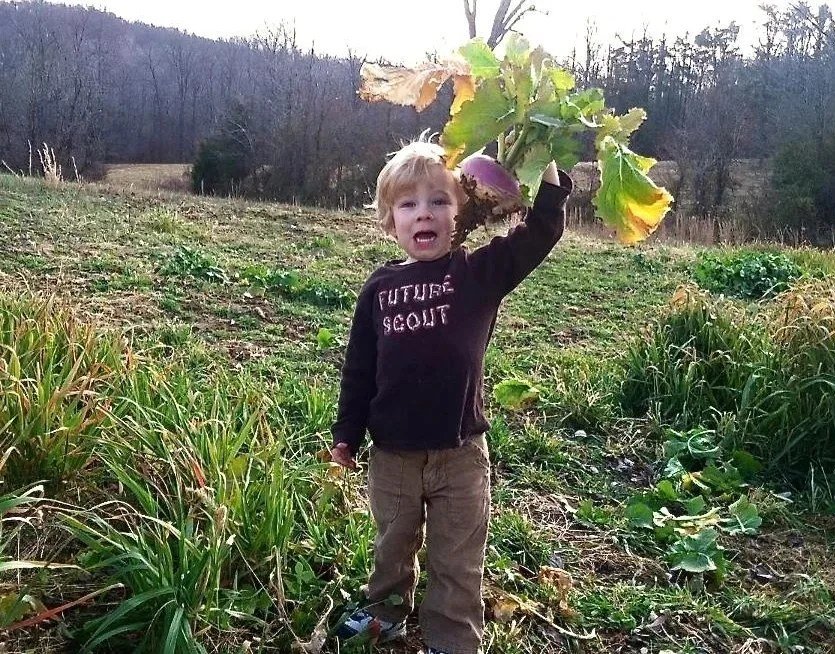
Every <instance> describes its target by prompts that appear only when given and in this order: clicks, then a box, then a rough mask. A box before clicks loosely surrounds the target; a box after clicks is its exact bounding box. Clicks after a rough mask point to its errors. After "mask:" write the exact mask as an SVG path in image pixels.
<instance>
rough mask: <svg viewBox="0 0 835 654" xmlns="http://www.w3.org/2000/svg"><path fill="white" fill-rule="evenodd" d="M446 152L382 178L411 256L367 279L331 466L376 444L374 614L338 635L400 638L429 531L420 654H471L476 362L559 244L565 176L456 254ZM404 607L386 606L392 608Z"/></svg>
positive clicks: (477, 540) (383, 194)
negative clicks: (522, 288) (505, 306)
mask: <svg viewBox="0 0 835 654" xmlns="http://www.w3.org/2000/svg"><path fill="white" fill-rule="evenodd" d="M442 155H443V150H442V149H441V147H440V146H438V145H435V144H432V143H426V142H422V141H419V142H414V143H411V144H409V145H407V146H405V147H404V148H402V149H401V150H400V151H399V152H398V153H397V154H395V155H394V157H393V158H392V159H391V160H390V161H389V162H388V163H387V164H386V166H385V167H384V168H383V170H382V172H381V173H380V175H379V177H378V179H377V192H376V200H375V205H376V209H377V217H378V218H379V221H380V227H381V228H382V229H383V231H384V232H385V233H386V234H388V235H390V236H392V237H394V238H395V239H396V240H397V243H398V244H399V245H400V247H401V248H402V249H403V252H404V253H405V255H406V256H405V258H404V259H403V260H400V261H390V262H388V263H386V264H385V265H384V266H382V267H381V268H379V269H377V270H376V271H375V272H374V273H372V275H371V276H370V277H369V278H368V281H366V283H365V285H364V286H363V288H362V290H361V292H360V294H359V297H358V299H357V306H356V311H355V313H354V320H353V324H352V327H351V333H350V338H349V342H348V349H347V352H346V355H345V364H344V367H343V369H342V384H341V391H340V396H339V411H338V417H337V420H336V422H335V423H334V425H333V428H332V430H331V431H332V433H333V448H332V449H331V456H332V457H333V460H334V461H336V462H337V463H339V464H341V465H343V466H347V467H351V468H353V467H355V466H356V461H355V459H354V457H355V455H356V452H357V450H358V449H359V447H360V445H361V443H362V441H363V439H364V438H365V432H366V429H367V430H368V431H369V433H370V435H371V441H372V446H371V451H370V460H369V469H368V492H369V499H370V504H371V512H372V515H373V517H374V521H375V523H376V525H377V536H376V538H375V540H374V570H373V572H372V574H371V578H370V579H369V583H368V599H369V601H370V604H369V606H368V607H367V608H366V609H365V610H361V611H358V612H356V613H355V614H353V615H352V616H351V617H350V618H349V619H348V620H347V621H346V622H345V624H344V625H342V627H341V628H340V630H339V632H338V636H339V637H341V638H349V637H351V636H354V635H356V634H358V633H361V632H365V631H368V630H373V633H378V634H379V636H378V642H384V641H386V640H390V639H392V638H395V637H398V636H400V635H402V634H404V633H405V620H406V616H408V615H409V613H410V612H411V611H412V609H413V606H414V595H415V586H416V584H417V579H418V563H417V558H416V555H417V552H418V550H419V549H420V547H421V544H422V540H423V530H424V525H425V528H426V548H427V572H428V582H427V586H426V593H425V596H424V599H423V602H422V604H421V606H420V611H419V614H420V625H421V631H422V634H423V639H424V642H425V644H426V647H427V648H426V653H427V654H476V653H477V652H478V649H479V645H480V643H481V639H482V633H483V630H484V607H483V603H482V599H481V582H482V577H483V572H484V550H485V545H486V541H487V524H488V521H489V512H490V461H489V457H488V453H487V444H486V441H485V438H484V433H485V432H486V431H487V429H488V427H489V424H488V422H487V420H486V419H485V417H484V399H483V389H482V384H483V368H484V353H485V351H486V349H487V344H488V342H489V340H490V337H491V335H492V333H493V327H494V325H495V322H496V314H497V312H498V309H499V305H500V304H501V301H502V299H503V298H504V296H505V295H507V294H508V293H509V292H510V291H511V290H512V289H513V288H515V287H516V285H518V284H519V282H521V281H522V280H523V279H524V278H525V277H526V276H527V275H528V274H529V273H530V272H531V271H532V270H533V269H534V268H536V266H538V265H539V264H540V263H541V262H542V260H543V259H544V258H545V257H546V256H547V255H548V253H549V252H550V251H551V249H552V248H553V247H554V245H555V244H556V243H557V241H558V240H559V239H560V237H561V236H562V233H563V228H564V224H565V201H566V198H567V197H568V194H569V193H570V192H571V189H572V183H571V180H570V178H569V177H568V175H566V174H565V173H563V172H561V171H560V172H558V171H557V169H556V166H555V165H554V164H553V163H551V165H550V166H549V167H548V169H547V170H546V171H545V174H544V176H543V183H542V186H541V188H540V190H539V193H538V195H537V197H536V201H535V202H534V205H533V207H532V208H531V209H530V210H529V211H528V214H527V217H526V219H525V221H524V222H522V223H520V224H519V225H517V226H516V227H514V228H513V229H512V230H511V231H510V232H509V233H508V235H507V236H503V237H496V238H494V239H493V240H492V241H491V242H490V243H489V244H488V245H485V246H483V247H481V248H478V249H477V250H475V251H473V252H468V251H467V250H466V249H464V248H457V249H455V250H451V247H450V238H451V234H452V231H453V229H454V223H453V219H454V218H455V216H456V214H457V213H458V208H459V206H460V205H461V204H462V203H463V202H464V200H465V198H464V196H463V192H462V190H461V187H460V185H459V183H458V181H457V179H456V177H455V176H454V174H453V173H452V172H450V171H448V170H447V169H446V168H445V166H444V163H443V159H442ZM392 595H396V596H399V597H401V598H402V599H403V602H402V603H400V604H398V605H396V606H391V605H389V604H391V603H387V602H386V600H387V598H389V597H391V596H392Z"/></svg>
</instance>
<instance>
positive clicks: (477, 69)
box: [458, 38, 501, 79]
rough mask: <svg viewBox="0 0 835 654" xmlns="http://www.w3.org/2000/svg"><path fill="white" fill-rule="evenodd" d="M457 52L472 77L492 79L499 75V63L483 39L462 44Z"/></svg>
mask: <svg viewBox="0 0 835 654" xmlns="http://www.w3.org/2000/svg"><path fill="white" fill-rule="evenodd" d="M458 52H460V53H461V56H462V57H464V59H465V60H466V61H467V63H468V64H470V69H471V70H472V74H473V77H477V78H480V79H493V78H494V77H498V76H499V75H500V70H499V66H500V65H501V61H499V59H498V58H497V57H496V55H494V54H493V51H492V50H491V49H490V46H489V45H487V44H486V43H485V42H484V40H483V39H480V38H477V39H473V40H472V41H470V42H468V43H466V44H464V45H463V46H462V47H461V48H459V50H458Z"/></svg>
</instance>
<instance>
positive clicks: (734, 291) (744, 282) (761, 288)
mask: <svg viewBox="0 0 835 654" xmlns="http://www.w3.org/2000/svg"><path fill="white" fill-rule="evenodd" d="M801 274H802V270H801V269H800V267H799V266H798V265H797V264H796V263H795V262H794V261H793V260H792V259H791V258H789V257H788V256H786V255H785V254H781V253H778V252H769V251H756V250H753V251H752V250H730V251H728V252H725V253H721V254H712V253H702V254H701V255H700V257H699V262H698V263H697V265H696V269H695V271H694V278H695V280H696V282H697V283H698V284H699V286H701V287H702V288H704V289H707V290H709V291H711V292H712V293H724V294H725V295H731V296H734V297H741V298H751V299H756V300H759V299H760V298H764V297H771V296H774V295H776V294H778V293H781V292H782V291H785V290H786V289H787V288H788V287H789V284H791V282H793V281H794V280H795V279H797V278H799V277H800V276H801Z"/></svg>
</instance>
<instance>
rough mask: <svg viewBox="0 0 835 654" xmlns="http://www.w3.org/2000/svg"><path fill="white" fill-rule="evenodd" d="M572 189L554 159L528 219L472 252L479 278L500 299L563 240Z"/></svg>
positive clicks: (471, 257) (570, 183)
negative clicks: (566, 210)
mask: <svg viewBox="0 0 835 654" xmlns="http://www.w3.org/2000/svg"><path fill="white" fill-rule="evenodd" d="M572 189H573V182H572V181H571V178H570V177H569V176H568V174H567V173H565V172H563V171H561V170H557V167H556V164H554V162H551V164H550V165H549V166H548V168H546V169H545V173H544V174H543V176H542V184H541V185H540V187H539V192H538V193H537V196H536V199H535V200H534V203H533V206H532V207H531V208H530V209H529V210H528V212H527V215H526V216H525V220H524V221H523V222H521V223H519V224H518V225H516V226H515V227H513V228H512V229H511V230H510V232H509V233H508V234H507V236H497V237H496V238H494V239H492V240H491V241H490V243H488V244H487V245H485V246H483V247H481V248H479V249H477V250H475V251H474V252H473V253H472V254H471V255H470V265H471V266H472V268H473V272H474V274H475V276H476V278H477V279H479V280H480V281H481V282H482V283H483V285H484V286H485V287H486V288H487V289H489V290H490V291H493V292H495V293H496V294H497V298H498V299H501V298H502V297H504V296H505V295H507V294H508V293H510V291H512V290H513V289H514V288H515V287H516V286H517V285H518V284H519V282H521V281H522V280H523V279H525V277H527V276H528V275H529V274H530V273H531V272H532V271H533V269H534V268H536V267H537V266H538V265H539V264H540V263H542V261H543V260H544V259H545V257H546V256H548V253H549V252H550V251H551V250H552V249H553V247H554V246H555V245H556V244H557V241H559V240H560V238H561V237H562V234H563V231H564V229H565V203H566V201H567V199H568V196H569V194H570V193H571V191H572Z"/></svg>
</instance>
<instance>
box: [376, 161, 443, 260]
mask: <svg viewBox="0 0 835 654" xmlns="http://www.w3.org/2000/svg"><path fill="white" fill-rule="evenodd" d="M458 193H459V191H458V182H457V181H456V180H455V177H453V175H452V173H450V172H449V171H448V170H446V169H445V168H443V167H441V166H438V167H437V168H436V169H433V170H432V171H431V172H430V174H429V175H427V176H426V177H423V178H421V179H419V180H417V182H416V183H415V184H414V185H413V186H411V187H409V188H404V189H403V190H402V191H401V192H399V193H398V194H397V195H396V196H395V199H394V203H393V205H392V214H393V217H394V232H395V234H394V235H395V237H396V238H397V242H398V244H399V245H400V247H401V248H403V251H404V252H406V255H407V258H406V261H405V263H412V262H414V261H433V260H434V259H438V258H439V257H442V256H444V255H445V254H447V253H448V252H449V250H450V241H451V238H452V231H453V227H454V225H453V219H454V218H455V216H456V215H457V214H458V198H459V195H458Z"/></svg>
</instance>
